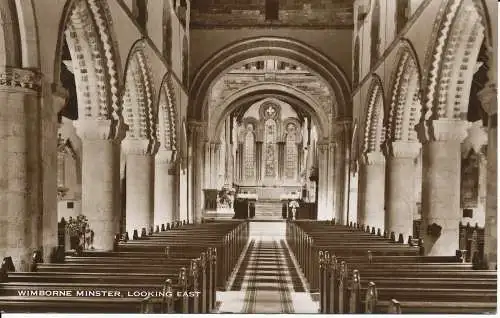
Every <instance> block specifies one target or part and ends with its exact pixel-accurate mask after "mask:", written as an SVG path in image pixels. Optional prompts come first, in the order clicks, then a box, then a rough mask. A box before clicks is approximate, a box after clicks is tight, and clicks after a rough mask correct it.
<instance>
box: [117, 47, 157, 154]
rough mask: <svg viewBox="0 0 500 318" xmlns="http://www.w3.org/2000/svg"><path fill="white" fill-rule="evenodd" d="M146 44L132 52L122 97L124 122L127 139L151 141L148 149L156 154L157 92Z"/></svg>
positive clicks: (129, 57)
mask: <svg viewBox="0 0 500 318" xmlns="http://www.w3.org/2000/svg"><path fill="white" fill-rule="evenodd" d="M144 47H145V43H144V42H143V41H142V40H140V41H138V42H136V43H135V44H134V45H133V46H132V49H131V50H130V53H129V56H128V59H127V65H126V71H125V90H124V93H123V120H124V122H125V124H127V126H128V130H127V138H130V139H140V140H149V141H150V144H149V149H148V151H150V152H151V153H154V151H155V150H154V149H155V147H156V144H157V143H158V138H157V134H156V122H157V112H156V107H154V105H156V103H155V102H154V94H153V92H154V91H155V89H154V87H153V83H152V74H151V67H150V64H149V61H148V59H147V57H146V55H145V54H144V51H143V50H144Z"/></svg>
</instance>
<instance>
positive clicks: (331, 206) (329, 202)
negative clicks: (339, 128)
mask: <svg viewBox="0 0 500 318" xmlns="http://www.w3.org/2000/svg"><path fill="white" fill-rule="evenodd" d="M335 153H336V149H335V144H334V143H330V144H328V162H327V167H328V174H327V176H328V180H327V192H326V210H327V211H328V219H332V218H333V217H334V216H335Z"/></svg>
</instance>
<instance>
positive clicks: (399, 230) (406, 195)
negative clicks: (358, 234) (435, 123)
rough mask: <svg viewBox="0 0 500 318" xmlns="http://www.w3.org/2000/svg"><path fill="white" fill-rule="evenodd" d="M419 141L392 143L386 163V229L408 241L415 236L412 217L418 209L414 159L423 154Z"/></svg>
mask: <svg viewBox="0 0 500 318" xmlns="http://www.w3.org/2000/svg"><path fill="white" fill-rule="evenodd" d="M420 147H421V145H420V143H418V142H402V141H397V142H393V143H392V144H391V154H390V156H389V157H388V164H387V169H388V171H387V178H388V184H387V187H388V188H387V203H386V205H387V209H386V210H387V211H386V215H385V216H386V217H385V228H386V229H387V231H389V233H390V232H394V234H395V235H396V238H399V235H400V234H403V239H404V241H405V242H407V240H408V236H410V235H412V233H413V214H414V213H415V209H416V197H415V182H413V180H414V179H415V177H416V173H417V170H416V165H415V158H416V157H417V155H418V153H419V151H420Z"/></svg>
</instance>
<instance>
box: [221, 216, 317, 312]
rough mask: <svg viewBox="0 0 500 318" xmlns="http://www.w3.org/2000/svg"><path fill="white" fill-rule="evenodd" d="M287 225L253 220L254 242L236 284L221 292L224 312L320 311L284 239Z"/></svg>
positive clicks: (241, 267)
mask: <svg viewBox="0 0 500 318" xmlns="http://www.w3.org/2000/svg"><path fill="white" fill-rule="evenodd" d="M252 225H254V226H252ZM284 225H285V224H284V223H279V222H272V223H265V222H259V223H257V224H252V223H251V225H250V237H251V242H250V244H249V247H248V250H247V251H246V254H245V256H244V257H243V258H242V261H241V263H240V265H239V268H238V270H237V271H236V275H235V277H234V279H233V280H232V286H230V288H229V291H226V292H218V295H217V298H218V300H220V301H221V306H220V307H219V312H220V313H317V312H318V306H317V303H315V302H313V301H312V300H311V297H310V295H309V293H307V292H306V291H305V287H304V286H303V284H302V281H301V278H300V277H299V273H298V272H297V270H296V268H295V266H294V263H293V261H292V257H293V256H292V255H291V253H290V251H289V250H288V249H287V246H286V243H285V242H284V239H285V235H284V234H285V233H284V230H285V228H284Z"/></svg>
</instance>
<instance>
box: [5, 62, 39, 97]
mask: <svg viewBox="0 0 500 318" xmlns="http://www.w3.org/2000/svg"><path fill="white" fill-rule="evenodd" d="M12 87H15V88H24V89H28V90H32V91H35V92H38V91H40V89H41V87H42V76H41V74H40V73H38V72H34V71H32V70H28V69H22V68H16V67H10V66H1V67H0V89H4V88H12Z"/></svg>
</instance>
